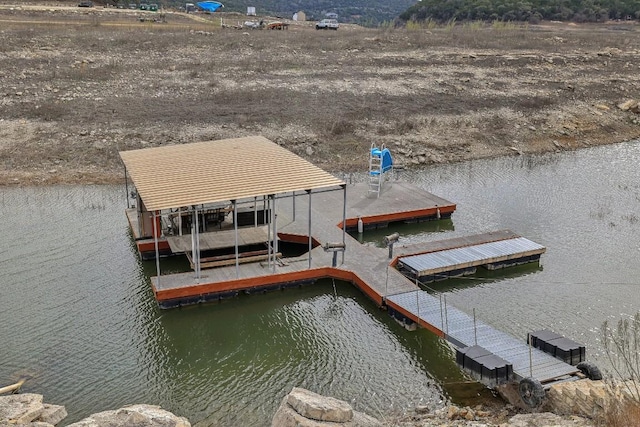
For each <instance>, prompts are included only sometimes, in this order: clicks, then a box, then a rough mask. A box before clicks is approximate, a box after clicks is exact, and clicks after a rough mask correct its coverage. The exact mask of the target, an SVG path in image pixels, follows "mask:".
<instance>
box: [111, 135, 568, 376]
mask: <svg viewBox="0 0 640 427" xmlns="http://www.w3.org/2000/svg"><path fill="white" fill-rule="evenodd" d="M382 153H388V150H387V149H383V150H380V149H379V148H377V147H372V148H371V152H370V159H369V174H370V176H372V177H374V178H375V179H373V178H372V179H370V180H369V182H365V183H360V184H347V183H345V182H344V181H342V180H340V179H338V178H336V177H334V176H332V175H330V174H328V173H327V172H325V171H322V170H321V169H319V168H317V167H316V166H314V165H312V164H311V163H309V162H307V161H305V160H304V159H301V158H300V157H298V156H296V155H295V154H293V153H291V152H289V151H287V150H285V149H284V148H282V147H280V146H278V145H277V144H274V143H273V142H271V141H269V140H267V139H266V138H263V137H245V138H236V139H229V140H221V141H208V142H202V143H194V144H184V145H178V146H167V147H159V148H151V149H143V150H133V151H125V152H121V153H120V155H121V157H122V159H123V162H124V164H125V168H126V171H128V173H129V176H130V178H131V180H132V181H133V184H134V186H135V191H133V192H132V194H133V195H134V197H135V203H134V205H133V206H132V205H131V204H130V203H129V202H130V201H129V198H128V199H127V203H128V206H127V210H126V213H127V218H128V219H129V224H130V226H131V229H132V235H133V237H134V240H135V242H136V246H137V248H138V251H139V252H140V255H141V257H142V258H143V259H149V258H151V259H155V262H156V272H157V274H156V276H154V277H152V278H151V285H152V288H153V292H154V295H155V297H156V299H157V301H158V303H159V305H160V306H161V307H162V308H172V307H179V306H181V305H186V304H194V303H200V302H208V301H216V300H219V299H222V298H226V297H230V296H234V295H237V294H238V293H240V292H246V293H251V292H265V291H268V290H274V289H282V288H285V287H288V286H299V285H300V284H303V283H309V282H314V281H316V280H319V279H323V278H333V279H338V280H343V281H348V282H351V283H353V284H354V285H355V286H357V287H358V288H359V289H360V290H362V292H363V293H364V294H365V295H367V296H368V297H369V298H371V299H372V300H373V301H374V302H375V303H376V304H378V305H379V306H386V307H387V308H388V309H389V311H390V312H391V313H392V314H394V315H395V316H396V317H398V318H401V319H403V320H405V321H406V320H408V321H411V322H415V323H416V324H418V325H419V326H422V327H424V328H427V329H429V330H431V331H432V332H434V333H435V334H437V335H438V336H441V337H443V338H446V339H447V340H448V341H449V342H451V343H452V344H453V345H454V346H456V347H457V348H458V349H460V350H461V351H462V353H461V354H462V356H461V357H462V359H464V360H468V361H471V362H469V363H476V362H477V360H476V359H478V358H485V359H484V360H485V361H486V366H484V367H483V369H484V368H487V369H489V370H490V371H491V372H492V373H497V372H503V374H504V375H506V376H507V377H508V378H507V379H509V378H514V377H515V378H516V379H521V378H526V377H534V378H537V379H539V380H540V382H543V383H548V382H550V381H554V380H558V379H559V378H566V377H567V376H572V375H575V374H576V372H577V369H576V368H575V367H573V366H571V365H569V364H567V363H565V362H563V361H561V360H558V359H556V358H554V357H552V356H549V355H547V354H545V353H544V352H542V351H540V350H537V349H535V348H531V347H529V346H527V345H526V344H525V343H524V342H520V341H518V340H516V339H514V338H512V337H510V336H509V335H507V334H504V333H502V332H500V331H497V330H495V329H493V328H491V327H490V326H489V325H486V324H484V323H482V322H481V321H476V320H475V318H472V317H470V316H469V315H468V314H466V313H464V312H462V311H461V310H458V309H456V308H455V307H451V306H449V305H447V304H446V300H443V298H442V297H437V296H434V295H432V294H430V293H429V292H427V291H425V290H423V289H421V288H420V286H418V285H419V284H420V283H421V282H423V283H424V282H427V281H432V280H439V279H441V278H446V277H450V276H455V275H459V274H468V273H469V272H470V271H472V270H473V271H475V269H476V268H477V267H478V266H484V267H485V268H488V269H496V268H502V267H505V266H509V265H516V264H521V263H526V262H539V258H540V255H541V254H542V253H544V251H545V248H544V247H543V246H541V245H539V244H537V243H535V242H532V241H530V240H528V239H526V238H523V237H522V236H519V235H517V234H515V233H513V232H511V231H508V230H503V231H498V232H491V233H484V234H479V235H475V236H467V237H459V238H454V239H448V240H442V241H439V242H427V243H421V244H417V245H411V246H401V245H400V244H399V243H394V241H395V240H396V239H397V236H396V237H395V238H394V237H393V235H392V236H388V240H387V243H388V248H387V249H385V248H378V247H373V246H370V245H363V244H361V243H360V242H359V241H358V240H357V239H355V238H353V237H352V236H351V235H349V234H348V233H347V231H355V230H364V229H369V228H380V227H388V226H390V225H392V224H393V223H397V222H419V221H429V220H439V219H443V218H449V217H450V216H451V215H452V213H453V212H454V211H455V209H456V205H455V204H454V203H451V202H449V201H447V200H445V199H442V198H440V197H438V196H435V195H433V194H431V193H429V192H427V191H424V190H422V189H420V188H417V187H415V186H412V185H410V184H407V183H401V182H398V181H396V180H394V179H393V167H392V166H393V165H392V160H391V158H390V156H389V158H388V159H385V160H384V161H381V159H380V158H379V157H380V156H382ZM127 183H128V180H127ZM127 194H128V195H129V187H128V184H127ZM391 231H392V230H391ZM394 245H395V248H394ZM163 255H184V256H186V257H187V258H188V260H189V263H190V266H191V268H192V270H193V271H187V272H183V273H169V274H163V269H162V267H161V260H160V258H161V257H162V256H163ZM489 356H491V357H489ZM501 364H503V365H504V369H502V368H503V367H502V366H501ZM507 365H508V366H507ZM492 375H493V374H492ZM496 375H497V374H496ZM496 381H499V379H498V377H497V376H496Z"/></svg>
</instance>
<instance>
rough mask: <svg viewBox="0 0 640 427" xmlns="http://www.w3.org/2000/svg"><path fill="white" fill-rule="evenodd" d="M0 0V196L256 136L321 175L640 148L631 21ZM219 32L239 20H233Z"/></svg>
mask: <svg viewBox="0 0 640 427" xmlns="http://www.w3.org/2000/svg"><path fill="white" fill-rule="evenodd" d="M139 18H140V13H139V12H136V11H118V10H109V9H102V8H93V9H88V10H85V9H84V8H82V9H81V8H74V7H70V8H53V7H49V6H47V7H41V8H27V7H10V6H7V5H0V22H2V29H1V30H0V34H1V36H2V39H3V43H2V45H1V46H0V79H1V80H2V85H1V86H0V184H50V183H60V182H65V183H67V182H81V183H88V182H114V181H119V180H121V179H122V165H121V163H120V160H119V157H118V154H117V153H118V151H119V150H127V149H135V148H142V147H152V146H160V145H165V144H177V143H185V142H193V141H200V140H207V139H219V138H228V137H237V136H243V135H253V134H261V135H265V136H266V137H268V138H270V139H272V140H274V141H277V142H278V143H280V144H282V145H283V146H285V147H286V148H288V149H290V150H292V151H294V152H296V153H298V154H300V155H302V156H304V157H305V158H307V159H309V160H310V161H312V162H314V163H316V164H318V165H320V166H322V167H324V168H326V169H328V170H363V169H364V168H365V167H366V153H367V149H368V147H369V146H370V144H371V143H376V144H381V143H384V144H386V145H387V146H389V147H391V148H392V149H393V151H394V152H395V153H396V155H397V156H398V157H399V158H400V161H402V162H404V163H407V164H410V165H421V164H424V165H428V164H433V163H443V162H456V161H462V160H468V159H477V158H483V157H494V156H503V155H517V154H518V153H538V152H545V151H552V150H572V149H576V148H581V147H587V146H590V145H599V144H609V143H615V142H621V141H625V140H630V139H634V138H638V137H640V116H639V115H638V114H635V113H633V112H631V111H622V110H620V109H619V108H617V107H616V105H618V104H619V103H621V102H623V101H625V100H628V99H638V98H640V72H639V71H640V48H638V46H640V43H639V40H640V30H639V28H638V26H637V25H634V24H626V23H625V24H611V25H604V24H603V25H599V26H585V27H580V26H568V25H561V24H547V25H544V26H529V27H526V28H515V27H513V26H509V25H505V26H502V27H498V26H494V27H490V28H482V27H480V26H478V25H467V26H459V27H456V28H453V29H430V30H426V29H425V30H416V31H406V30H393V31H391V30H389V31H385V30H369V29H361V28H357V27H349V26H342V27H341V28H340V30H339V31H330V32H326V31H316V30H314V29H313V25H312V24H311V23H301V24H296V23H292V25H291V26H290V27H289V28H290V29H289V30H288V31H269V30H262V31H261V30H236V29H220V22H219V18H218V15H215V19H213V20H207V19H206V18H205V19H200V20H194V19H192V18H190V17H187V16H185V15H180V14H171V13H169V14H167V15H166V21H167V22H164V23H159V22H155V23H154V22H149V21H145V22H140V19H139ZM224 20H225V23H231V24H234V25H235V24H237V23H242V22H243V21H244V20H245V17H243V16H238V15H225V16H224Z"/></svg>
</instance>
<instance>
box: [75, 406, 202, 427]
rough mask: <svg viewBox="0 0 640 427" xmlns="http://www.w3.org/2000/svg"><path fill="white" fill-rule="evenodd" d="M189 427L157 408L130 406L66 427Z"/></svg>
mask: <svg viewBox="0 0 640 427" xmlns="http://www.w3.org/2000/svg"><path fill="white" fill-rule="evenodd" d="M132 426H135V427H191V423H190V422H189V421H188V420H187V419H186V418H183V417H178V416H176V415H173V414H172V413H171V412H169V411H165V410H164V409H162V408H160V407H159V406H153V405H131V406H125V407H124V408H120V409H116V410H113V411H104V412H98V413H97V414H93V415H91V416H89V417H87V418H85V419H83V420H81V421H78V422H77V423H73V424H70V425H69V426H68V427H132Z"/></svg>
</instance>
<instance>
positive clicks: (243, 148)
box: [120, 136, 344, 211]
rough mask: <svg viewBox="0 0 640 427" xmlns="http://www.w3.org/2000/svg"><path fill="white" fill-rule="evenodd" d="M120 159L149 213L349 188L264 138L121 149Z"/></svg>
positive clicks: (251, 137) (255, 137) (249, 137)
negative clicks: (277, 195) (319, 190)
mask: <svg viewBox="0 0 640 427" xmlns="http://www.w3.org/2000/svg"><path fill="white" fill-rule="evenodd" d="M120 157H121V158H122V161H123V162H124V164H125V166H126V168H127V171H128V172H129V176H130V177H131V180H132V181H133V183H134V185H135V186H136V189H137V191H138V194H139V195H140V197H141V198H142V200H143V202H144V204H145V206H146V208H147V210H149V211H154V210H161V209H169V208H177V207H180V206H190V205H199V204H203V203H215V202H223V201H228V200H239V199H243V198H250V197H261V196H264V195H270V194H280V193H286V192H291V191H305V190H314V189H318V188H327V187H333V186H340V185H343V184H344V182H343V181H341V180H339V179H338V178H336V177H334V176H333V175H331V174H329V173H328V172H325V171H323V170H322V169H320V168H319V167H317V166H314V165H312V164H311V163H309V162H308V161H306V160H304V159H303V158H301V157H299V156H297V155H295V154H293V153H292V152H290V151H288V150H286V149H284V148H282V147H280V146H279V145H277V144H276V143H274V142H272V141H269V140H268V139H267V138H265V137H262V136H248V137H244V138H234V139H223V140H218V141H206V142H196V143H192V144H181V145H172V146H166V147H157V148H145V149H141V150H131V151H121V152H120Z"/></svg>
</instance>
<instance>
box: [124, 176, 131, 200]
mask: <svg viewBox="0 0 640 427" xmlns="http://www.w3.org/2000/svg"><path fill="white" fill-rule="evenodd" d="M124 191H125V194H126V195H127V209H129V208H130V207H131V205H130V203H129V180H128V179H127V167H126V166H125V167H124Z"/></svg>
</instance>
